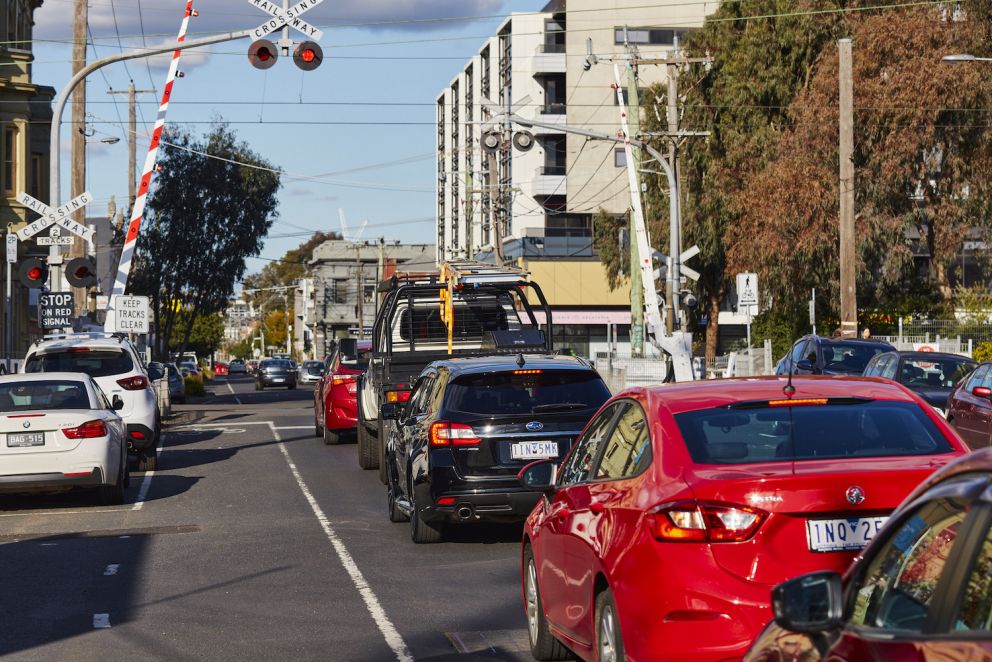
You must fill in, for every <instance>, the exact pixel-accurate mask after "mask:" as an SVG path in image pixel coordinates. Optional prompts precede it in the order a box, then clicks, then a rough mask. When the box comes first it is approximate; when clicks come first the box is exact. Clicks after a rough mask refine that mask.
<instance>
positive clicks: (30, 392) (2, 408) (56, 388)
mask: <svg viewBox="0 0 992 662" xmlns="http://www.w3.org/2000/svg"><path fill="white" fill-rule="evenodd" d="M90 408H91V407H90V397H89V394H87V392H86V385H85V384H83V383H82V382H76V381H68V380H61V379H60V380H51V381H49V380H45V381H28V382H7V383H3V384H0V413H4V412H15V411H37V410H39V409H90Z"/></svg>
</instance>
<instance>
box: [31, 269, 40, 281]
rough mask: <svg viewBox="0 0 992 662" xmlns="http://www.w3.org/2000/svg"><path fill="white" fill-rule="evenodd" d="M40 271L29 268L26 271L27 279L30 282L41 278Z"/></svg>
mask: <svg viewBox="0 0 992 662" xmlns="http://www.w3.org/2000/svg"><path fill="white" fill-rule="evenodd" d="M41 274H42V271H41V269H39V268H38V267H31V268H30V269H28V278H30V279H31V280H38V279H39V278H41Z"/></svg>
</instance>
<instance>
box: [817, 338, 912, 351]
mask: <svg viewBox="0 0 992 662" xmlns="http://www.w3.org/2000/svg"><path fill="white" fill-rule="evenodd" d="M808 337H809V338H813V339H814V340H816V342H818V343H821V344H825V345H841V344H843V345H847V344H855V345H864V346H865V347H887V348H889V351H891V350H894V349H895V347H893V346H892V345H891V344H890V343H887V342H885V341H884V340H872V339H871V338H868V339H865V338H827V337H826V336H808Z"/></svg>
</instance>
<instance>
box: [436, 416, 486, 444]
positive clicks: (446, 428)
mask: <svg viewBox="0 0 992 662" xmlns="http://www.w3.org/2000/svg"><path fill="white" fill-rule="evenodd" d="M480 441H482V439H479V437H478V436H476V434H475V430H473V429H472V426H471V425H465V424H464V423H451V422H449V421H435V422H434V423H431V446H475V445H476V444H478V443H479V442H480Z"/></svg>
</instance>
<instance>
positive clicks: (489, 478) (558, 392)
mask: <svg viewBox="0 0 992 662" xmlns="http://www.w3.org/2000/svg"><path fill="white" fill-rule="evenodd" d="M609 397H610V391H609V389H608V388H607V387H606V384H604V383H603V380H602V379H601V378H600V376H599V374H598V373H597V372H596V370H595V369H594V368H593V367H592V366H590V365H589V363H588V362H586V361H584V360H582V359H578V358H575V357H571V356H551V355H531V356H524V355H518V356H487V357H479V358H464V359H457V358H453V359H446V360H441V361H435V362H433V363H431V364H429V365H428V366H427V367H426V368H425V369H424V370H423V372H421V373H420V376H419V377H418V378H417V380H416V383H415V384H414V387H413V392H412V395H411V396H410V400H409V402H408V403H406V404H402V403H384V404H383V405H382V409H381V413H382V416H383V417H384V418H385V419H392V420H395V421H396V423H397V424H396V426H390V433H389V435H387V437H386V449H385V450H386V478H387V485H388V490H387V499H388V508H389V519H390V520H391V521H393V522H400V521H403V520H405V519H407V518H409V519H410V536H411V537H412V538H413V541H414V542H417V543H426V542H437V541H439V540H440V539H441V535H442V531H443V528H444V526H445V524H448V523H456V522H471V521H478V520H481V519H486V520H522V519H524V518H525V517H526V516H527V515H528V514H529V513H530V511H531V510H532V509H533V507H534V504H535V503H537V500H538V499H539V498H540V495H539V494H537V493H534V492H530V491H527V490H524V489H523V488H522V487H521V485H520V483H519V481H518V480H517V473H518V472H519V471H520V469H521V468H523V467H524V466H525V465H527V464H528V463H529V462H532V461H534V460H537V459H542V458H557V459H558V460H561V459H563V458H564V457H565V456H566V455H567V454H568V451H569V449H570V448H571V446H572V442H573V441H574V440H575V438H576V436H578V434H579V432H581V431H582V428H583V427H585V425H586V423H587V422H588V421H589V419H590V418H591V417H592V415H593V414H595V413H596V410H598V409H599V407H600V405H602V404H603V403H604V402H606V400H607V399H609Z"/></svg>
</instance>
